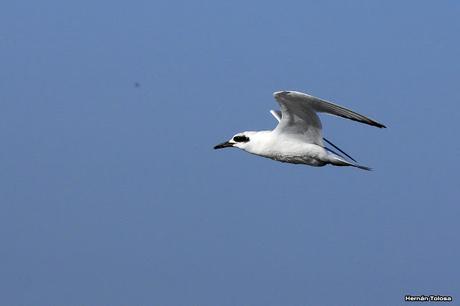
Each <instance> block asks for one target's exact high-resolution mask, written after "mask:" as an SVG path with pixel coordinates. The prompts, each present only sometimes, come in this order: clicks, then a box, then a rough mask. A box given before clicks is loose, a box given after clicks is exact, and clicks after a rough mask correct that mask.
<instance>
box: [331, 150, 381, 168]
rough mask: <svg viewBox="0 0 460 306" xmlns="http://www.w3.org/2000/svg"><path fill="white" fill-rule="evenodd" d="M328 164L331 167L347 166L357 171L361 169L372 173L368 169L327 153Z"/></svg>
mask: <svg viewBox="0 0 460 306" xmlns="http://www.w3.org/2000/svg"><path fill="white" fill-rule="evenodd" d="M329 163H330V164H331V165H334V166H342V167H344V166H345V167H346V166H349V167H355V168H359V169H363V170H367V171H372V169H371V168H369V167H366V166H362V165H359V164H357V163H354V162H350V161H347V160H345V159H344V158H342V157H340V156H337V155H335V154H331V153H329Z"/></svg>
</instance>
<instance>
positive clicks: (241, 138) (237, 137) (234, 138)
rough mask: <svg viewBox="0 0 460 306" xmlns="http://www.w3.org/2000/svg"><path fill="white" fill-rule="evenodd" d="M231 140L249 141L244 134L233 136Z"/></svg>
mask: <svg viewBox="0 0 460 306" xmlns="http://www.w3.org/2000/svg"><path fill="white" fill-rule="evenodd" d="M233 141H235V142H248V141H249V137H246V136H244V135H242V136H235V137H233Z"/></svg>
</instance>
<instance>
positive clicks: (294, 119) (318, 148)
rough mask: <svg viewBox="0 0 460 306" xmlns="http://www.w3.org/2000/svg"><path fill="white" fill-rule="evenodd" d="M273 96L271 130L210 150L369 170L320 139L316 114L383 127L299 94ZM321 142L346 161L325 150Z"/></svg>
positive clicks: (237, 137) (251, 133)
mask: <svg viewBox="0 0 460 306" xmlns="http://www.w3.org/2000/svg"><path fill="white" fill-rule="evenodd" d="M273 96H274V97H275V99H276V101H277V102H278V104H279V105H280V108H281V111H274V110H271V111H270V113H271V114H272V115H273V116H274V117H275V118H276V119H277V120H278V122H279V123H278V126H277V127H276V128H275V129H274V130H273V131H257V132H255V131H249V132H242V133H238V134H236V135H235V136H233V137H232V138H231V139H230V140H228V141H226V142H223V143H221V144H218V145H216V146H215V147H214V149H223V148H229V147H235V148H239V149H242V150H244V151H246V152H248V153H251V154H255V155H259V156H262V157H266V158H271V159H273V160H277V161H280V162H285V163H292V164H305V165H309V166H314V167H322V166H325V165H334V166H351V167H356V168H359V169H363V170H371V168H369V167H366V166H362V165H359V164H358V163H357V162H356V160H354V159H353V158H352V157H351V156H349V155H348V154H346V153H345V152H343V151H342V150H341V149H339V148H338V147H337V146H335V145H334V144H332V143H331V142H330V141H328V140H327V139H326V138H323V135H322V125H321V120H320V119H319V117H318V115H317V113H328V114H331V115H335V116H340V117H344V118H347V119H350V120H354V121H358V122H361V123H365V124H368V125H372V126H375V127H378V128H386V126H384V125H383V124H381V123H379V122H377V121H375V120H372V119H370V118H368V117H366V116H363V115H360V114H358V113H356V112H354V111H352V110H349V109H347V108H345V107H342V106H339V105H337V104H334V103H331V102H328V101H325V100H323V99H319V98H316V97H313V96H310V95H308V94H305V93H302V92H298V91H277V92H274V93H273ZM323 141H325V142H326V143H328V144H330V145H331V146H333V147H334V148H335V149H337V150H338V151H340V152H341V153H342V154H343V155H345V156H347V157H348V158H345V157H344V156H343V155H342V154H340V153H338V152H335V151H333V150H332V149H330V148H327V147H326V146H325V145H324V142H323Z"/></svg>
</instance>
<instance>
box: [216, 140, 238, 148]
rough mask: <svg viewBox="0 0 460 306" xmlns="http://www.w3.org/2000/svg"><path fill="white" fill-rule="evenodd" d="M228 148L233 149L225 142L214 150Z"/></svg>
mask: <svg viewBox="0 0 460 306" xmlns="http://www.w3.org/2000/svg"><path fill="white" fill-rule="evenodd" d="M228 147H233V145H232V144H231V143H230V142H228V141H226V142H223V143H220V144H218V145H217V146H215V147H214V150H217V149H223V148H228Z"/></svg>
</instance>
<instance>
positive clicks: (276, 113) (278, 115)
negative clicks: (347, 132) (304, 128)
mask: <svg viewBox="0 0 460 306" xmlns="http://www.w3.org/2000/svg"><path fill="white" fill-rule="evenodd" d="M270 114H272V115H273V117H275V119H276V120H278V122H280V121H281V118H282V114H281V111H279V110H273V109H272V110H270ZM323 140H324V141H325V142H327V143H328V144H330V145H331V146H333V147H334V148H336V149H337V150H339V151H340V152H341V153H342V154H344V155H346V156H347V157H348V158H349V159H351V160H352V161H354V162H356V160H355V159H354V158H353V157H351V156H350V155H348V154H347V153H346V152H345V151H343V150H342V149H340V148H339V147H338V146H336V145H335V144H333V143H332V142H331V141H330V140H328V139H327V138H326V137H323ZM324 148H325V149H326V150H329V151H331V152H332V153H334V154H336V155H338V156H341V157H342V158H344V157H343V156H342V155H340V154H339V153H337V152H334V151H333V150H332V149H329V148H327V147H324Z"/></svg>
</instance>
